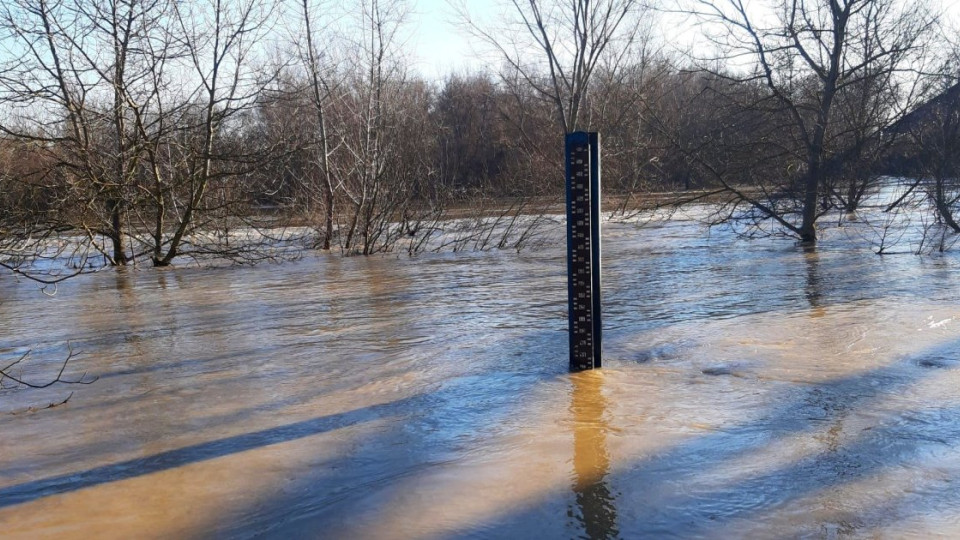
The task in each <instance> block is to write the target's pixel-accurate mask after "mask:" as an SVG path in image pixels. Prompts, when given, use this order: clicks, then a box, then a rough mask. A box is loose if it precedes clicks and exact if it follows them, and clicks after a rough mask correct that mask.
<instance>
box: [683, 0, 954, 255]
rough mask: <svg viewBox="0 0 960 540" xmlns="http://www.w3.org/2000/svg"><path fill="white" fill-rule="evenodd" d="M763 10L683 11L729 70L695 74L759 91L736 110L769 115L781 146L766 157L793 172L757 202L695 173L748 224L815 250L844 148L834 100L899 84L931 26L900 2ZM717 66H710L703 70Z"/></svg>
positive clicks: (734, 2)
mask: <svg viewBox="0 0 960 540" xmlns="http://www.w3.org/2000/svg"><path fill="white" fill-rule="evenodd" d="M766 6H767V10H766V11H755V10H753V11H752V10H750V9H748V8H747V5H746V3H745V2H743V1H742V0H725V1H722V2H714V1H708V0H696V1H694V2H692V3H691V6H690V10H691V11H692V12H693V13H695V14H696V16H697V17H698V18H699V20H700V21H701V23H703V24H704V27H705V28H707V29H708V31H710V32H712V33H711V34H710V36H711V38H712V39H713V40H714V43H715V44H716V45H717V46H718V48H719V50H720V52H721V54H722V59H724V60H726V62H727V66H726V68H725V69H724V70H722V71H721V70H717V69H716V68H715V67H710V66H704V67H703V69H705V70H709V71H712V72H714V73H715V74H717V75H720V76H723V77H725V78H727V79H731V80H734V81H736V82H737V83H744V84H746V83H756V84H759V85H760V87H761V88H762V89H763V93H762V94H761V95H759V96H758V99H756V100H754V101H751V102H746V103H743V102H741V103H740V104H739V105H741V106H743V107H749V108H752V109H755V110H767V111H775V112H776V114H777V116H778V117H780V118H782V119H783V125H782V126H780V129H782V130H783V131H784V132H785V133H786V134H788V135H789V138H788V139H787V140H786V141H784V142H785V143H786V144H787V146H785V147H784V148H775V146H779V145H774V146H771V149H772V151H775V152H786V154H785V156H786V157H787V158H788V159H787V160H786V162H787V163H788V164H789V163H790V162H793V163H795V165H790V167H791V168H794V171H793V172H790V171H788V172H786V173H781V176H786V178H783V179H782V181H781V185H780V187H778V188H775V189H771V190H767V191H763V192H760V193H759V194H758V193H751V192H749V191H748V190H743V189H739V188H737V186H735V185H734V183H733V182H730V181H728V179H727V178H726V171H725V170H724V168H723V167H720V166H717V164H716V163H708V162H706V161H704V160H702V161H701V163H700V164H701V165H702V166H704V167H705V168H707V169H710V170H711V172H712V174H713V176H714V177H715V179H716V180H717V181H718V182H720V183H721V184H722V185H723V186H724V187H725V188H726V189H727V190H728V191H729V192H730V193H733V194H734V195H735V196H736V199H737V200H740V201H743V202H746V203H747V204H749V206H750V208H751V214H752V215H753V216H754V217H755V218H757V217H759V218H760V219H770V220H773V221H775V222H776V223H777V224H778V225H779V226H780V227H782V228H783V229H784V230H786V231H788V232H789V233H790V234H792V235H795V236H796V237H797V238H799V239H800V241H801V242H802V243H804V244H813V243H815V242H816V240H817V229H816V223H817V219H818V218H819V217H820V216H822V215H823V214H824V212H825V211H826V210H828V209H829V208H830V204H829V202H825V187H826V182H825V179H826V178H827V176H828V173H829V168H830V167H829V165H830V163H831V160H832V159H834V158H836V157H839V156H842V155H843V154H844V152H846V151H847V150H849V148H850V143H849V142H846V143H845V142H844V141H843V138H842V137H838V134H837V132H836V128H837V127H838V126H839V125H840V122H838V119H837V118H836V116H837V108H838V102H839V99H840V97H841V96H844V95H846V96H848V97H850V98H851V99H854V100H855V99H856V97H855V95H854V92H852V91H851V90H852V89H853V88H855V87H857V86H858V85H861V86H863V85H868V84H867V83H868V82H869V81H870V80H876V79H878V78H883V77H890V76H892V75H896V76H899V77H900V78H901V79H903V78H907V74H908V70H909V69H910V68H912V67H916V62H918V58H919V57H920V55H922V54H923V53H924V49H923V45H924V43H925V40H926V39H927V37H929V35H930V32H931V30H932V29H933V27H934V24H935V20H936V19H935V17H934V16H933V15H931V12H930V11H929V10H928V9H927V8H926V7H925V6H924V5H923V4H918V3H915V2H901V1H899V0H784V1H780V2H773V3H770V4H766ZM716 63H717V59H711V61H710V64H711V66H715V65H716ZM735 73H743V75H735ZM861 95H867V94H861ZM902 95H903V94H901V96H902ZM905 108H906V107H897V108H892V107H891V108H887V109H886V110H887V111H891V110H893V111H895V110H904V109H905ZM758 148H759V146H758ZM693 157H695V158H696V157H697V156H696V155H694V156H693Z"/></svg>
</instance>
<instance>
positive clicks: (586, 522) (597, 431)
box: [567, 371, 620, 540]
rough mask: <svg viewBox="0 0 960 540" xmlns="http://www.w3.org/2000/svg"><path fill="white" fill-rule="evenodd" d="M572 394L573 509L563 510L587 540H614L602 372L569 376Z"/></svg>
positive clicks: (614, 513)
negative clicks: (608, 482)
mask: <svg viewBox="0 0 960 540" xmlns="http://www.w3.org/2000/svg"><path fill="white" fill-rule="evenodd" d="M570 380H571V382H572V383H573V392H572V393H571V395H570V396H571V399H570V416H571V417H572V418H573V470H574V482H573V493H574V494H575V499H576V508H573V507H571V508H570V509H569V510H568V511H567V515H568V516H569V517H572V518H574V519H575V520H576V521H577V522H578V524H579V526H580V528H581V529H582V531H583V533H584V535H585V536H586V538H589V539H590V540H596V539H607V538H616V537H618V536H619V534H620V531H619V529H618V528H617V507H616V495H615V493H613V492H612V491H611V489H610V486H609V485H607V475H609V474H610V454H609V452H607V431H609V429H610V426H609V425H608V416H607V403H606V398H605V397H604V396H603V372H602V371H585V372H581V373H576V374H573V375H571V376H570Z"/></svg>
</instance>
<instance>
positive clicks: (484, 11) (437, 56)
mask: <svg viewBox="0 0 960 540" xmlns="http://www.w3.org/2000/svg"><path fill="white" fill-rule="evenodd" d="M464 1H465V2H466V3H467V5H468V6H469V8H470V10H471V12H472V13H474V15H475V16H479V17H481V18H486V19H494V18H496V16H497V14H498V10H499V9H500V8H498V7H497V5H498V2H496V1H494V0H464ZM907 1H909V0H907ZM932 1H933V3H934V4H939V5H940V6H941V7H942V8H943V10H944V12H945V13H946V15H947V16H948V17H950V18H951V19H953V20H960V0H932ZM409 2H410V6H411V13H410V16H409V19H408V22H407V26H406V32H407V36H406V50H407V51H408V52H409V54H410V60H411V61H412V64H413V66H414V68H415V69H416V70H417V71H419V72H420V73H421V74H422V75H423V76H425V77H427V78H430V79H442V78H444V77H445V76H446V75H449V74H450V73H455V72H459V71H475V70H479V69H481V68H483V67H489V68H491V69H495V68H497V67H498V60H497V57H496V56H495V55H491V54H490V52H489V51H488V50H486V49H485V47H484V46H483V44H482V43H475V42H474V40H473V39H471V38H470V37H469V36H468V35H467V34H466V33H464V32H463V31H462V30H461V29H459V28H458V27H457V25H456V24H455V21H456V20H457V15H456V13H455V11H454V10H453V8H451V7H450V4H449V0H409ZM749 3H750V2H749V0H748V4H749ZM666 19H670V20H671V21H672V22H666V21H665V20H664V18H661V19H660V22H661V30H663V28H664V27H670V28H671V30H670V31H671V32H672V36H673V38H676V37H677V36H678V35H683V34H685V33H691V34H692V33H693V32H695V30H694V29H693V28H692V27H691V28H690V29H689V30H684V29H682V28H678V27H677V26H678V25H684V26H685V25H689V24H690V22H689V20H681V19H680V18H679V17H674V18H673V19H671V18H670V17H669V16H668V17H666Z"/></svg>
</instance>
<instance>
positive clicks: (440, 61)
mask: <svg viewBox="0 0 960 540" xmlns="http://www.w3.org/2000/svg"><path fill="white" fill-rule="evenodd" d="M467 1H468V2H469V5H470V9H471V10H475V11H476V12H477V13H478V14H480V15H481V16H490V15H493V14H494V8H493V7H492V6H493V4H494V2H491V1H489V0H467ZM411 6H412V12H411V14H410V19H409V23H408V25H407V32H408V37H407V47H408V50H409V51H411V52H412V53H413V54H412V56H413V58H411V60H413V62H414V66H415V68H416V69H417V70H418V71H420V73H422V74H423V75H424V76H426V77H429V78H443V77H444V76H445V75H448V74H450V73H453V72H457V71H463V70H467V71H470V70H476V69H479V68H481V67H483V66H484V62H483V61H482V59H481V58H480V56H481V54H480V52H481V51H480V49H481V48H480V47H475V46H474V44H473V43H472V41H471V39H470V38H469V37H468V36H467V35H466V34H465V33H464V32H463V31H462V30H460V29H459V28H457V26H456V24H455V22H454V21H456V19H457V16H456V13H455V12H454V10H453V9H452V8H451V7H450V5H449V3H448V1H447V0H413V1H411ZM488 61H489V60H488ZM492 67H495V66H492Z"/></svg>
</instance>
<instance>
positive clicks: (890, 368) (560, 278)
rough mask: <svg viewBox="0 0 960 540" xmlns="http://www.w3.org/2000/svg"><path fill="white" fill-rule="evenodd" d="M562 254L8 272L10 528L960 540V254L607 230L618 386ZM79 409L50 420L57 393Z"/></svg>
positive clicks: (196, 533)
mask: <svg viewBox="0 0 960 540" xmlns="http://www.w3.org/2000/svg"><path fill="white" fill-rule="evenodd" d="M564 271H565V263H564V259H563V251H562V249H560V248H559V247H555V248H552V249H544V250H541V251H536V252H528V253H521V254H519V255H518V254H516V253H513V252H488V253H458V254H428V255H423V256H420V257H418V258H414V259H410V258H407V257H396V256H387V257H369V258H363V257H355V258H340V257H337V256H331V257H325V256H321V257H318V258H310V259H307V260H303V261H300V262H297V263H292V264H285V265H263V266H257V267H253V268H249V267H237V268H223V269H197V268H179V269H169V270H153V269H142V270H138V269H122V270H119V271H104V272H101V273H98V274H94V275H88V276H82V277H79V278H76V279H73V280H71V281H68V282H66V283H65V284H63V286H62V287H61V288H60V290H59V292H58V293H57V294H56V295H55V296H52V297H49V296H45V295H43V294H40V293H39V292H37V291H36V289H35V288H32V287H30V286H29V285H24V284H16V283H13V282H12V281H11V280H9V279H8V278H7V277H3V278H0V303H2V311H0V354H2V355H3V356H2V358H3V359H5V358H9V357H13V356H14V355H16V354H18V353H19V352H21V351H23V350H25V348H28V347H29V348H32V349H33V353H32V356H31V361H30V362H29V363H28V364H27V367H26V368H25V370H24V376H28V377H34V378H40V377H43V376H44V373H49V370H50V369H53V368H55V367H56V363H57V361H58V359H60V358H62V357H63V355H64V354H65V353H66V350H67V347H68V343H69V346H71V347H73V348H74V350H76V351H78V352H79V353H80V354H79V355H78V356H77V358H75V359H74V361H72V362H71V364H70V369H69V370H68V371H69V373H68V375H69V376H79V375H80V374H82V373H83V372H86V373H88V374H90V375H96V376H99V377H100V379H99V380H98V381H97V382H96V383H95V384H92V385H89V386H74V387H66V386H59V387H54V388H51V389H47V390H43V391H29V392H27V391H16V392H10V391H5V392H2V393H0V428H2V436H0V535H2V536H4V537H9V538H44V537H47V538H52V537H56V538H67V537H73V538H92V537H96V538H131V537H138V538H147V537H158V538H159V537H165V538H169V537H179V538H208V537H236V538H247V537H260V536H265V537H277V538H293V537H305V538H310V537H316V538H451V537H471V538H472V537H476V538H487V537H498V538H499V537H516V538H530V537H536V536H541V537H549V538H557V537H559V538H563V537H569V538H591V539H594V538H615V537H640V536H653V537H666V538H669V537H676V538H731V537H797V536H801V537H812V538H847V537H851V538H876V537H880V538H903V537H913V538H930V537H931V536H941V537H948V538H949V537H956V536H958V535H960V510H958V508H960V485H958V483H960V452H957V451H956V450H955V448H956V445H957V443H958V442H960V414H958V413H960V391H958V390H957V389H958V388H960V368H958V366H960V321H958V320H957V317H958V316H960V302H958V300H960V279H958V260H957V259H956V258H955V257H954V256H951V255H944V256H937V257H916V256H912V255H897V256H888V257H880V256H877V255H874V254H873V253H872V252H870V251H869V250H860V249H858V248H855V247H854V246H853V244H852V243H851V242H848V241H845V240H844V239H843V238H842V235H839V236H837V237H836V238H834V240H833V241H828V242H825V243H824V245H823V246H822V247H821V249H819V250H818V251H817V252H810V253H805V252H803V251H802V250H799V249H798V248H795V247H794V246H792V245H791V244H790V243H789V242H788V241H784V240H782V239H781V240H761V241H754V242H746V241H741V240H737V239H736V238H734V237H732V236H731V235H729V234H727V233H723V232H722V231H720V232H718V231H714V232H713V233H711V234H709V235H707V234H705V231H704V230H703V229H702V228H701V227H700V226H699V225H697V223H696V222H693V221H687V220H683V219H675V220H673V221H669V222H663V223H654V224H648V225H647V226H646V227H644V228H636V227H634V226H631V225H623V224H621V225H614V224H611V225H608V226H607V227H606V229H605V232H604V290H603V292H604V306H605V308H604V309H605V321H604V326H605V368H604V369H603V370H602V371H599V372H592V373H583V374H578V375H570V374H568V373H567V372H566V366H567V358H566V354H567V349H566V306H565V302H566V298H565V294H566V286H565V276H564ZM70 392H73V393H74V394H73V396H72V398H71V399H70V401H69V402H68V403H66V404H65V405H62V406H59V407H55V408H52V409H46V410H36V409H38V408H40V407H43V406H44V405H46V404H49V403H53V402H56V401H59V400H62V399H63V398H65V397H66V396H67V395H69V394H70Z"/></svg>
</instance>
